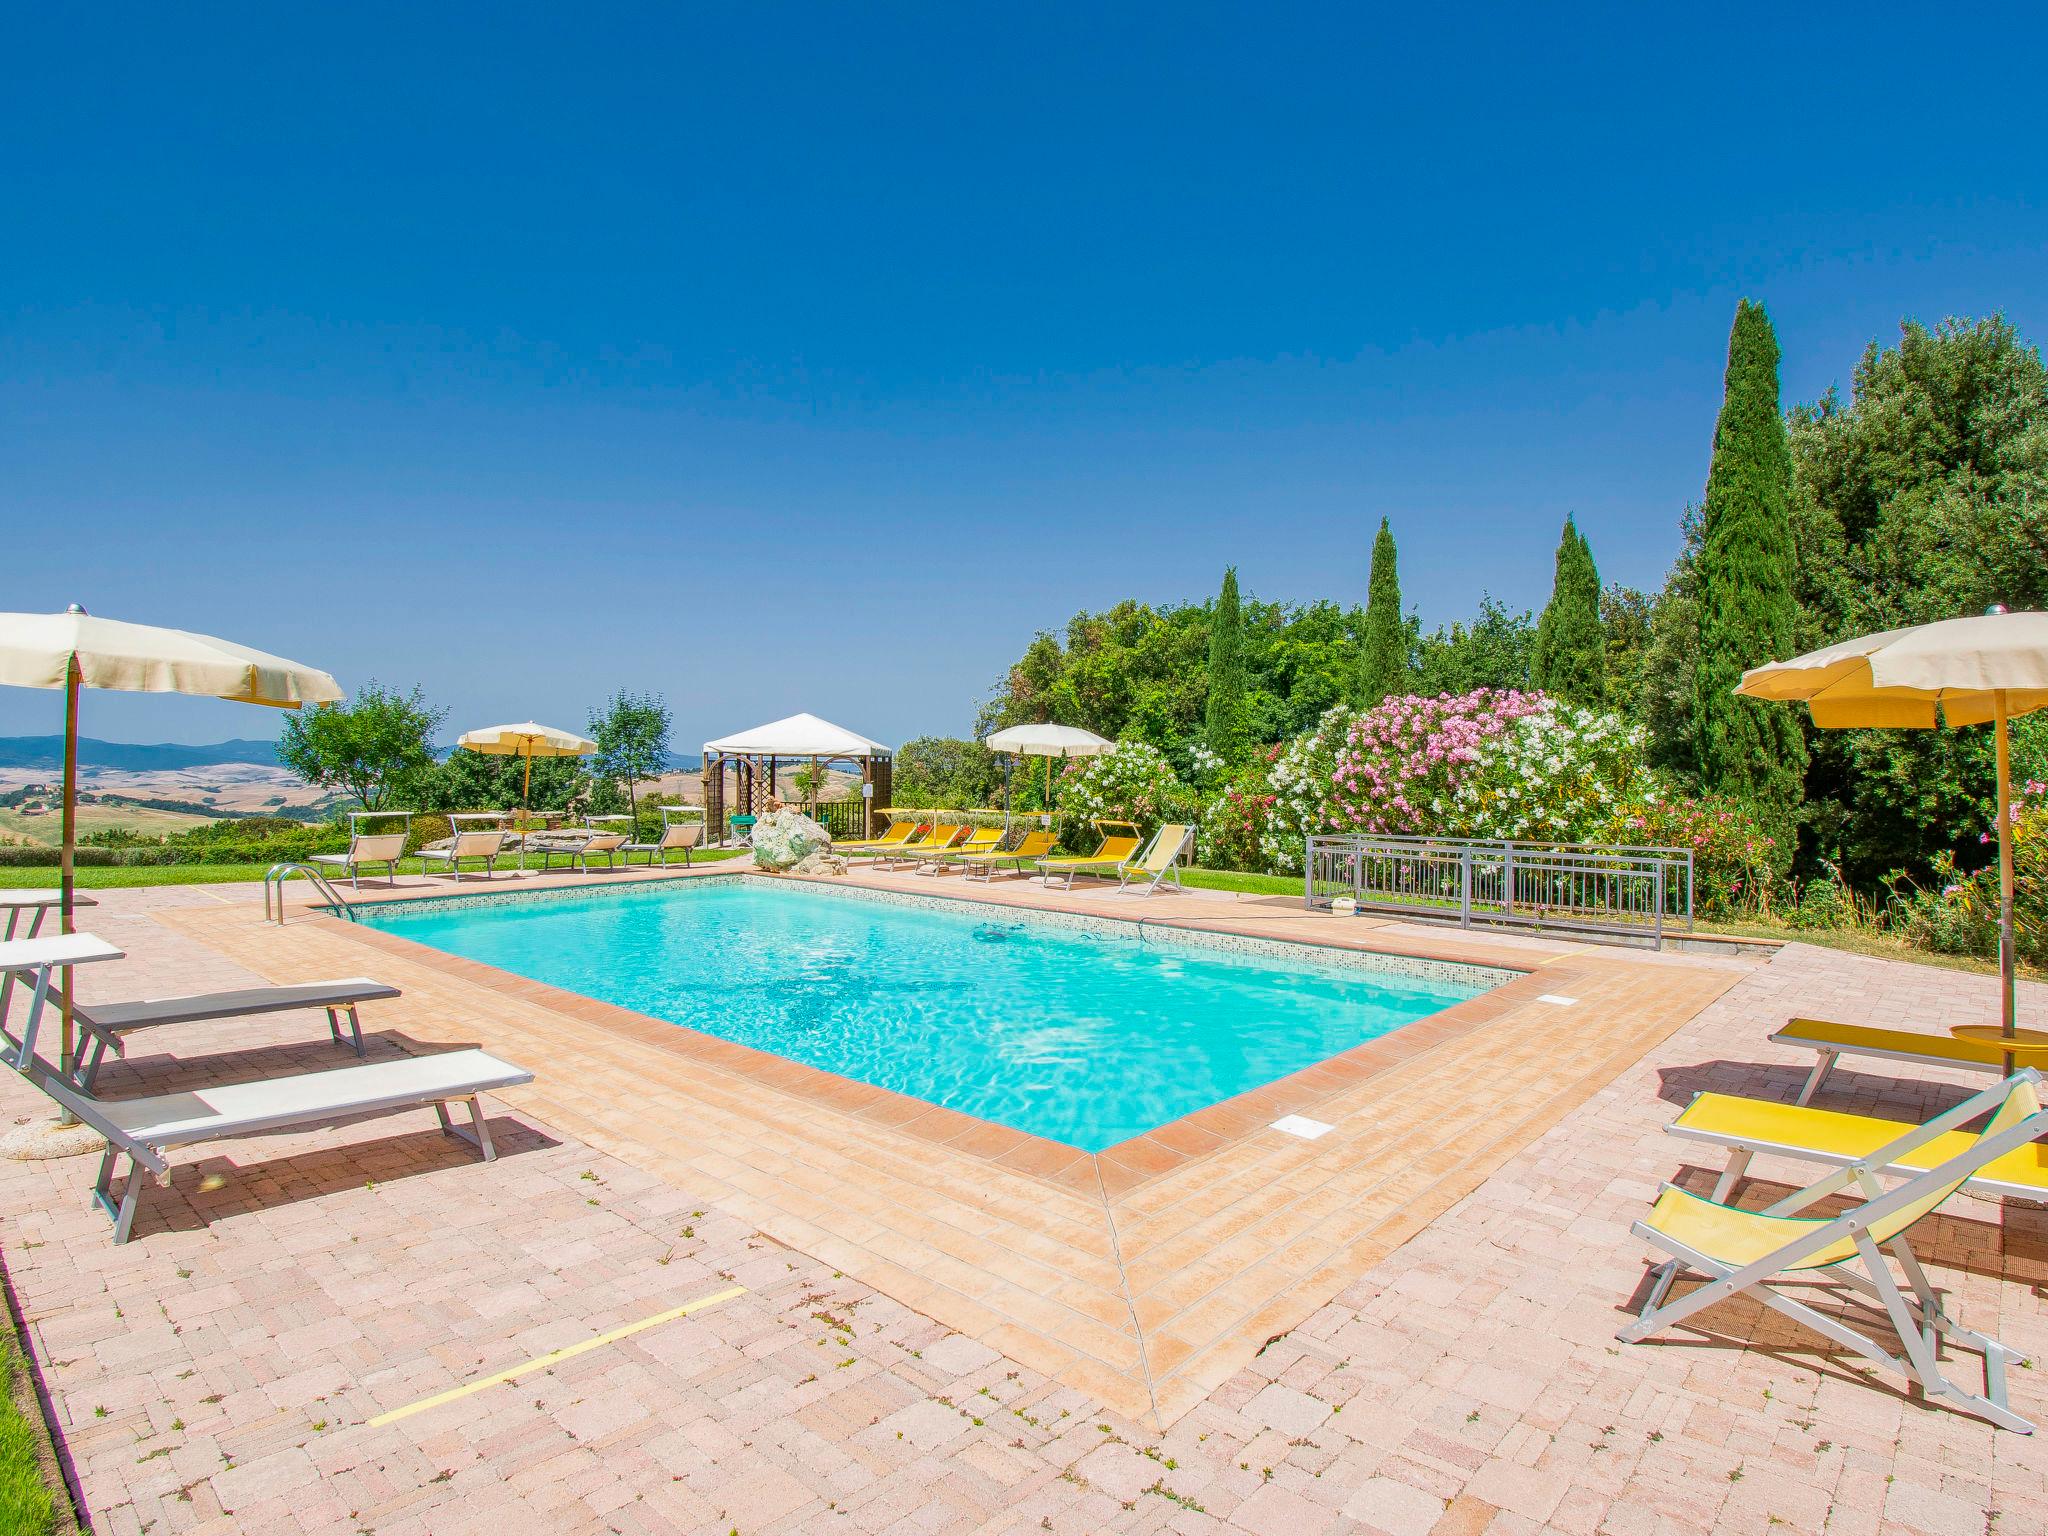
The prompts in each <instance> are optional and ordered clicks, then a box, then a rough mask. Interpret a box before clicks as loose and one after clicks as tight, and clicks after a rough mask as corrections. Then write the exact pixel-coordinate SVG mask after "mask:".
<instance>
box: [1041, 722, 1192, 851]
mask: <svg viewBox="0 0 2048 1536" xmlns="http://www.w3.org/2000/svg"><path fill="white" fill-rule="evenodd" d="M1097 817H1102V818H1105V819H1108V820H1112V821H1130V822H1135V823H1137V826H1138V831H1139V832H1140V833H1141V834H1142V835H1144V836H1147V837H1149V836H1151V835H1152V832H1153V831H1154V830H1155V829H1156V828H1157V827H1158V826H1159V824H1160V823H1161V822H1164V821H1186V822H1192V821H1193V820H1194V819H1195V809H1194V794H1193V792H1192V791H1191V790H1189V789H1188V787H1187V786H1186V785H1185V784H1183V783H1181V781H1180V779H1179V778H1178V777H1177V776H1176V775H1175V774H1174V771H1173V765H1172V764H1171V763H1169V762H1168V761H1167V760H1166V754H1165V753H1163V752H1161V751H1160V750H1159V749H1158V748H1157V747H1154V746H1151V745H1148V744H1147V743H1145V742H1142V741H1120V742H1118V743H1117V744H1116V750H1115V751H1114V752H1105V753H1103V754H1102V755H1101V756H1100V757H1083V758H1075V759H1072V760H1070V761H1069V762H1068V764H1067V767H1066V771H1065V772H1064V773H1063V774H1061V776H1060V787H1059V819H1060V841H1061V842H1063V843H1065V844H1066V845H1067V846H1068V847H1069V848H1077V849H1080V850H1082V851H1084V852H1092V851H1093V850H1094V848H1095V842H1096V832H1095V828H1094V826H1093V825H1092V823H1093V822H1094V820H1095V818H1097Z"/></svg>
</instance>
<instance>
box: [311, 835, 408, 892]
mask: <svg viewBox="0 0 2048 1536" xmlns="http://www.w3.org/2000/svg"><path fill="white" fill-rule="evenodd" d="M406 835H407V834H405V833H403V832H358V833H354V834H352V835H351V836H350V837H349V840H348V852H346V853H316V854H313V855H312V856H311V857H310V858H309V859H308V860H307V862H308V863H310V864H318V865H322V866H324V867H325V868H328V869H338V870H340V871H341V872H342V873H343V874H345V875H347V876H348V885H349V889H350V890H352V891H355V890H361V889H362V876H363V868H364V866H365V865H369V864H382V865H383V866H384V883H385V884H386V885H396V884H398V861H399V860H400V859H402V858H404V857H405V840H406Z"/></svg>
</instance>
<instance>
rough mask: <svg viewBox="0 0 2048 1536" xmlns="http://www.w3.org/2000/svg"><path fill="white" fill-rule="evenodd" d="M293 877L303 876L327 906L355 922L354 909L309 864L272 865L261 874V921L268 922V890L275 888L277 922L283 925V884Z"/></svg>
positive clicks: (325, 878) (324, 877) (323, 876)
mask: <svg viewBox="0 0 2048 1536" xmlns="http://www.w3.org/2000/svg"><path fill="white" fill-rule="evenodd" d="M293 875H304V876H305V877H306V878H307V879H308V880H310V881H312V882H313V889H315V890H316V891H318V892H319V893H320V894H321V895H322V896H323V897H325V898H326V901H327V904H328V905H329V906H331V907H334V908H337V909H338V910H339V911H340V912H341V914H342V915H343V916H344V917H346V918H347V919H348V920H349V921H350V922H354V921H356V914H355V909H354V908H353V907H351V906H350V905H349V904H348V903H347V902H346V901H344V900H342V897H341V892H339V891H337V890H336V889H335V888H334V887H333V886H331V885H329V884H328V883H327V877H326V876H325V875H323V874H321V873H320V871H319V870H317V869H315V868H314V867H313V866H312V865H310V864H273V865H271V866H270V868H269V869H267V870H265V871H264V872H263V921H265V922H266V923H267V922H269V921H270V888H271V887H272V886H273V885H275V886H276V887H277V921H278V926H279V927H282V926H283V925H284V883H285V881H287V880H289V879H291V877H292V876H293Z"/></svg>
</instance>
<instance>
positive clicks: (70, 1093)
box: [29, 1062, 498, 1243]
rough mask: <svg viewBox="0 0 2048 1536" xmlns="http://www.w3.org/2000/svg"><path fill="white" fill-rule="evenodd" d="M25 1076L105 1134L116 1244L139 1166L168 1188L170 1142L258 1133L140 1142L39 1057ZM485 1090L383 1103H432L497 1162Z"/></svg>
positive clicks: (99, 1194)
mask: <svg viewBox="0 0 2048 1536" xmlns="http://www.w3.org/2000/svg"><path fill="white" fill-rule="evenodd" d="M29 1077H30V1079H31V1080H32V1081H33V1082H34V1083H35V1085H36V1086H37V1087H38V1088H40V1089H42V1090H43V1092H44V1093H46V1094H48V1095H49V1096H50V1097H51V1098H53V1099H55V1100H56V1101H57V1103H58V1104H59V1105H61V1106H62V1107H63V1108H65V1109H66V1110H69V1111H70V1112H71V1114H72V1115H74V1116H75V1117H77V1118H78V1119H79V1120H82V1121H84V1122H85V1123H86V1124H87V1125H89V1126H91V1127H92V1128H93V1129H94V1130H95V1131H98V1132H99V1133H100V1135H102V1136H104V1137H106V1138H107V1149H106V1151H105V1152H103V1153H102V1154H101V1155H100V1166H99V1172H98V1173H97V1175H95V1177H94V1179H93V1186H92V1201H93V1204H95V1205H97V1206H98V1207H99V1208H100V1209H101V1210H102V1211H104V1212H105V1213H106V1215H107V1218H108V1219H109V1220H110V1221H112V1222H113V1224H114V1241H115V1242H116V1243H125V1242H127V1241H128V1234H129V1230H130V1229H131V1228H132V1227H133V1226H134V1223H135V1208H136V1205H137V1203H138V1202H139V1200H140V1198H141V1194H142V1179H141V1177H140V1172H141V1170H143V1169H147V1170H148V1171H149V1172H150V1174H151V1175H152V1176H153V1177H154V1178H155V1179H156V1182H157V1185H158V1187H159V1188H165V1189H167V1188H169V1187H170V1182H171V1164H170V1160H169V1159H168V1158H167V1157H165V1156H164V1152H165V1151H166V1150H168V1146H169V1145H176V1146H197V1145H199V1144H201V1143H203V1142H207V1141H219V1140H224V1139H230V1138H232V1137H236V1136H243V1135H254V1134H257V1132H256V1131H255V1130H254V1129H249V1130H235V1131H229V1132H226V1133H224V1134H223V1135H222V1136H194V1137H191V1138H189V1139H186V1140H180V1141H178V1142H175V1143H169V1144H167V1146H166V1147H164V1148H159V1147H155V1146H152V1145H151V1144H149V1143H148V1142H145V1141H141V1140H139V1139H137V1138H136V1137H134V1136H131V1135H130V1134H129V1133H128V1132H126V1131H124V1130H122V1129H121V1128H120V1127H119V1126H118V1125H116V1124H114V1123H113V1121H111V1120H109V1119H108V1118H107V1117H106V1116H105V1115H103V1114H101V1113H100V1109H99V1100H97V1099H95V1098H93V1097H92V1096H91V1095H90V1094H83V1093H80V1092H78V1091H77V1090H76V1089H75V1088H73V1087H72V1086H71V1085H70V1084H69V1083H66V1082H65V1081H64V1080H63V1079H62V1078H61V1077H60V1076H58V1074H56V1073H54V1072H51V1071H49V1070H48V1069H47V1068H46V1067H44V1066H43V1065H42V1064H41V1063H40V1062H37V1063H35V1064H34V1065H33V1066H32V1067H31V1068H30V1071H29ZM483 1093H484V1090H483V1089H481V1088H478V1089H474V1090H472V1091H470V1092H468V1093H451V1094H447V1095H444V1096H442V1097H440V1098H434V1097H432V1096H431V1095H427V1096H421V1097H417V1098H404V1097H401V1098H400V1099H398V1100H397V1101H395V1102H393V1103H392V1104H389V1105H386V1106H383V1108H388V1109H410V1108H416V1107H419V1106H420V1105H424V1104H429V1103H431V1104H432V1105H433V1106H434V1113H435V1114H436V1115H437V1116H438V1117H439V1119H440V1122H441V1129H442V1130H443V1131H444V1132H446V1133H447V1134H448V1135H450V1136H453V1137H455V1138H456V1139H457V1140H458V1141H464V1142H467V1143H469V1145H471V1146H473V1147H475V1148H476V1149H477V1151H478V1152H479V1153H481V1154H482V1156H483V1160H484V1161H485V1162H487V1163H490V1162H495V1161H497V1157H498V1149H497V1147H496V1146H495V1145H494V1144H493V1143H492V1141H491V1130H490V1126H489V1125H488V1124H486V1123H485V1120H484V1110H483V1102H482V1096H483ZM450 1104H466V1105H467V1106H468V1107H469V1117H470V1125H471V1129H469V1130H464V1129H462V1127H460V1126H458V1125H456V1124H455V1123H454V1121H452V1120H451V1119H450V1118H449V1116H448V1106H449V1105H450ZM379 1112H381V1111H380V1109H379V1108H378V1107H375V1106H367V1105H366V1106H361V1107H351V1108H349V1109H343V1110H334V1111H331V1112H329V1113H328V1114H326V1115H314V1116H307V1117H305V1118H303V1119H301V1120H297V1121H287V1122H285V1123H287V1124H294V1123H295V1124H302V1125H317V1124H319V1123H321V1121H322V1120H328V1119H336V1118H340V1117H343V1116H348V1117H351V1118H352V1117H354V1116H356V1115H360V1114H375V1113H379ZM122 1157H126V1158H127V1159H128V1177H127V1179H126V1181H125V1185H124V1187H123V1189H122V1191H121V1198H120V1199H119V1201H116V1200H115V1198H114V1191H113V1179H114V1168H115V1164H116V1162H117V1161H118V1160H119V1159H120V1158H122Z"/></svg>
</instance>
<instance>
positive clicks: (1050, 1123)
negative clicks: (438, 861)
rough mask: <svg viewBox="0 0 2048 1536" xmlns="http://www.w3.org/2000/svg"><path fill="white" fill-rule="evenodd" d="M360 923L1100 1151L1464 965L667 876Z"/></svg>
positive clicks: (1269, 1069) (1443, 986)
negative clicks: (1239, 945)
mask: <svg viewBox="0 0 2048 1536" xmlns="http://www.w3.org/2000/svg"><path fill="white" fill-rule="evenodd" d="M357 910H358V912H359V913H362V915H363V918H364V921H365V922H367V923H368V924H370V925H371V926H373V927H376V928H381V929H384V930H386V931H388V932H391V933H394V934H399V935H402V936H403V937H405V938H408V939H413V940H416V941H418V942H419V943H422V944H430V945H432V946H434V947H435V948H437V949H442V950H447V951H449V952H450V953H452V954H457V955H463V956H467V957H468V958H469V959H472V960H479V961H482V962H483V963H484V964H486V965H492V966H496V967H498V968H499V969H500V970H505V971H511V972H514V973H516V974H518V975H520V976H525V977H529V978H531V979H533V980H535V981H541V982H546V983H548V984H549V985H552V986H557V987H561V988H564V989H565V990H567V991H571V992H579V993H581V994H583V995H584V996H586V997H593V998H597V999H599V1000H601V1001H604V1002H608V1003H616V1004H618V1005H619V1006H621V1007H624V1008H630V1009H633V1010H634V1011H635V1012H638V1013H644V1014H648V1015H651V1016H652V1017H655V1018H658V1019H667V1020H669V1021H671V1022H673V1023H676V1024H685V1025H688V1026H689V1027H690V1028H691V1029H696V1030H702V1031H703V1032H704V1033H706V1034H710V1035H717V1036H719V1037H721V1038H722V1039H726V1040H733V1041H737V1042H739V1043H740V1044H742V1045H749V1046H754V1047H756V1048H757V1049H760V1050H764V1051H772V1052H774V1053H775V1054H776V1055H778V1056H786V1057H789V1058H790V1059H792V1060H795V1061H801V1062H806V1063H808V1064H809V1065H811V1066H814V1067H822V1068H824V1069H825V1070H826V1071H830V1072H837V1073H839V1074H840V1075H842V1076H845V1077H852V1078H857V1079H859V1080H860V1081H862V1082H866V1083H872V1084H874V1085H876V1086H877V1087H881V1088H889V1089H893V1090H895V1091H896V1092H898V1093H905V1094H910V1095H911V1096H913V1097H915V1098H920V1099H924V1100H926V1101H927V1102H929V1103H933V1104H943V1105H945V1106H947V1107H948V1108H950V1109H956V1110H959V1111H961V1112H963V1113H965V1114H970V1115H977V1116H980V1117H981V1118H982V1119H985V1120H994V1121H998V1122H1000V1123H1001V1124H1003V1125H1008V1126H1012V1127H1014V1128H1016V1129H1017V1130H1021V1131H1028V1132H1030V1133H1032V1134H1033V1135H1037V1136H1044V1137H1048V1138H1050V1139H1052V1140H1054V1141H1062V1142H1067V1143H1069V1144H1071V1145H1073V1146H1076V1147H1080V1148H1081V1149H1083V1150H1084V1151H1089V1152H1099V1151H1101V1150H1102V1149H1103V1148H1105V1147H1110V1146H1114V1145H1115V1144H1116V1143H1117V1142H1120V1141H1123V1140H1125V1139H1126V1138H1128V1137H1132V1136H1137V1135H1141V1134H1143V1133H1144V1132H1146V1131H1148V1130H1151V1129H1153V1128H1154V1127H1156V1126H1159V1125H1163V1124H1165V1123H1166V1122H1167V1121H1170V1120H1177V1119H1179V1118H1180V1117H1181V1116H1182V1115H1186V1114H1191V1113H1192V1112H1194V1111H1195V1110H1198V1109H1201V1108H1204V1107H1206V1106H1207V1105H1210V1104H1213V1103H1215V1102H1217V1101H1218V1100H1219V1099H1226V1098H1229V1097H1230V1096H1231V1095H1233V1094H1237V1093H1242V1092H1244V1091H1245V1090H1246V1089H1249V1088H1256V1087H1259V1086H1260V1085H1262V1084H1265V1083H1269V1082H1271V1081H1273V1080H1274V1079H1275V1078H1278V1077H1284V1076H1285V1075H1287V1074H1288V1073H1290V1072H1294V1071H1298V1070H1299V1069H1301V1068H1303V1067H1306V1066H1310V1065H1312V1064H1314V1063H1315V1062H1318V1061H1322V1060H1324V1059H1326V1058H1328V1057H1330V1056H1334V1055H1336V1054H1337V1053H1338V1052H1340V1051H1344V1050H1348V1049H1350V1048H1351V1047H1352V1046H1355V1045H1358V1044H1360V1043H1361V1042H1363V1041H1366V1040H1372V1039H1375V1038H1377V1037H1379V1036H1381V1035H1385V1034H1388V1033H1390V1032H1392V1031H1393V1030H1396V1029H1399V1028H1400V1027H1401V1026H1402V1025H1403V1024H1407V1023H1410V1022H1412V1021H1413V1020H1415V1019H1419V1018H1423V1017H1425V1016H1427V1015H1429V1014H1433V1013H1436V1012H1438V1011H1440V1010H1441V1009H1444V1008H1447V1007H1449V1006H1450V1005H1451V1004H1453V1003H1456V1002H1460V1001H1462V1000H1463V999H1465V998H1468V997H1473V996H1476V995H1477V994H1478V993H1480V992H1481V991H1484V990H1485V988H1484V987H1480V986H1472V985H1464V984H1461V983H1458V982H1452V981H1446V980H1436V979H1423V978H1419V977H1414V976H1403V975H1397V974H1391V973H1387V972H1375V971H1370V970H1364V969H1359V968H1357V967H1355V966H1341V965H1333V964H1328V963H1320V962H1318V961H1317V960H1316V958H1315V956H1316V951H1315V950H1313V949H1310V948H1307V947H1303V948H1302V949H1301V951H1300V954H1301V958H1300V959H1299V960H1297V959H1295V958H1294V957H1293V956H1291V955H1290V956H1289V957H1288V958H1287V959H1286V960H1285V961H1284V962H1275V961H1272V960H1268V959H1265V958H1263V957H1260V958H1253V957H1251V956H1247V955H1243V954H1238V953H1231V952H1226V951H1221V950H1215V949H1208V948H1200V947H1196V946H1195V945H1192V944H1187V943H1177V942H1162V941H1161V940H1160V939H1159V938H1158V937H1157V935H1156V931H1155V935H1154V936H1153V937H1150V938H1147V937H1145V936H1144V935H1143V934H1142V933H1141V932H1140V931H1139V930H1138V929H1136V928H1135V927H1134V926H1133V925H1126V924H1115V925H1104V927H1105V928H1109V929H1111V930H1112V931H1109V932H1103V931H1098V930H1096V929H1092V928H1091V929H1086V930H1076V929H1073V928H1070V927H1066V926H1061V925H1058V924H1054V923H1049V922H1045V921H1039V920H1033V919H1030V918H1027V917H1024V916H1021V915H1017V914H1014V913H1011V912H1008V911H1004V910H1001V909H995V908H990V907H987V906H982V905H974V904H969V903H964V902H960V903H953V902H948V903H942V904H935V905H932V906H923V905H919V906H903V905H896V904H891V903H887V902H881V901H875V900H872V899H868V898H864V897H861V896H855V895H841V894H838V893H836V892H832V891H829V890H820V889H819V888H817V887H816V886H799V885H783V884H769V883H766V882H760V881H752V880H746V881H739V882H733V883H724V882H721V883H718V884H715V885H714V884H705V883H699V882H690V881H678V882H676V883H674V884H670V885H659V886H643V887H640V888H638V889H635V890H623V891H605V892H600V893H596V894H592V895H589V896H577V897H574V898H570V899H562V898H556V897H541V898H539V899H514V900H509V901H483V902H469V903H463V902H449V903H444V904H435V905H427V906H413V905H411V904H409V903H394V904H393V905H392V906H390V907H388V908H385V909H383V910H371V911H364V909H361V908H358V909H357Z"/></svg>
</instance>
